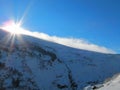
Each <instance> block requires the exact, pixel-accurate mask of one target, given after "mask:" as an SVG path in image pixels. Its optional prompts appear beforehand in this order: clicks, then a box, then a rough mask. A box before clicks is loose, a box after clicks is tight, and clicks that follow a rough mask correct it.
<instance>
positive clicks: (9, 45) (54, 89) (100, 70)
mask: <svg viewBox="0 0 120 90" xmlns="http://www.w3.org/2000/svg"><path fill="white" fill-rule="evenodd" d="M119 63H120V55H115V54H103V53H97V52H91V51H86V50H80V49H75V48H70V47H67V46H64V45H60V44H57V43H52V42H48V41H45V40H42V39H37V38H34V37H30V36H24V35H22V36H17V35H16V36H14V35H11V34H9V33H7V32H5V31H3V30H0V90H13V89H15V90H83V88H84V87H86V86H88V85H95V84H98V83H102V82H103V81H104V80H105V79H106V78H108V77H111V76H113V75H114V74H116V73H119V72H120V64H119Z"/></svg>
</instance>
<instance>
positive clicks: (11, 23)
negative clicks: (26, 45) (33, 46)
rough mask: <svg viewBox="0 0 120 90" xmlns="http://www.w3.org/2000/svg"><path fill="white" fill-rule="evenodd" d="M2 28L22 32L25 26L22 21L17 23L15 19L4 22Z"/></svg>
mask: <svg viewBox="0 0 120 90" xmlns="http://www.w3.org/2000/svg"><path fill="white" fill-rule="evenodd" d="M2 29H4V30H6V31H8V32H10V33H12V34H21V33H22V32H23V30H24V29H23V28H22V27H21V26H20V23H15V22H14V21H7V22H5V23H4V24H3V26H2Z"/></svg>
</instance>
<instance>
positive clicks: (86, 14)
mask: <svg viewBox="0 0 120 90" xmlns="http://www.w3.org/2000/svg"><path fill="white" fill-rule="evenodd" d="M21 17H23V25H22V26H23V27H24V28H26V29H29V30H31V31H38V32H43V33H47V34H49V35H56V36H60V37H73V38H83V39H86V40H88V41H89V42H92V43H94V44H97V45H101V46H105V47H107V48H111V49H112V50H115V51H117V52H118V53H120V40H119V38H120V0H0V24H2V23H3V22H5V21H7V20H11V19H13V20H16V21H17V20H20V19H21Z"/></svg>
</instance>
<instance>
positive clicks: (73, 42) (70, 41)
mask: <svg viewBox="0 0 120 90" xmlns="http://www.w3.org/2000/svg"><path fill="white" fill-rule="evenodd" d="M28 33H29V35H31V36H34V37H37V38H40V39H44V40H48V41H51V42H55V43H59V44H62V45H66V46H69V47H73V48H78V49H84V50H89V51H95V52H101V53H112V54H115V53H116V52H115V51H113V50H111V49H108V48H106V47H103V46H98V45H95V44H92V43H90V42H88V41H87V40H84V39H76V38H63V37H57V36H50V35H48V34H45V33H40V32H30V31H28Z"/></svg>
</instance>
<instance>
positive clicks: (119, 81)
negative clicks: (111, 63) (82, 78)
mask: <svg viewBox="0 0 120 90" xmlns="http://www.w3.org/2000/svg"><path fill="white" fill-rule="evenodd" d="M97 90H120V75H117V76H114V77H113V78H112V79H111V80H109V81H108V82H106V83H105V84H103V86H102V87H101V88H99V89H97Z"/></svg>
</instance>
